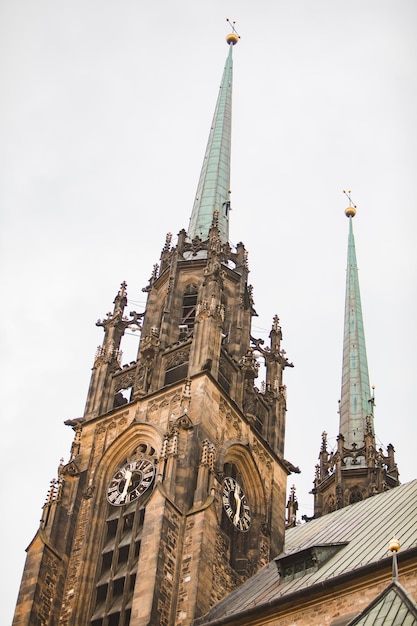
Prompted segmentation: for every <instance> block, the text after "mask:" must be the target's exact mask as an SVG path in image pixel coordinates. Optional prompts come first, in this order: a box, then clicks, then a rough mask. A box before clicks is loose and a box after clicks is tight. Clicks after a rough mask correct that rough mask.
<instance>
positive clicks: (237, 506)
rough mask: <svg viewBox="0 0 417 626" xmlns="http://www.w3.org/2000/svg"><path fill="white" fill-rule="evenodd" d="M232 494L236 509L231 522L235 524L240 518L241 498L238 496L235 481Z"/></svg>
mask: <svg viewBox="0 0 417 626" xmlns="http://www.w3.org/2000/svg"><path fill="white" fill-rule="evenodd" d="M234 496H235V502H236V511H235V516H234V518H233V523H234V524H237V523H238V521H239V520H240V509H241V505H242V499H241V497H240V496H239V487H238V484H237V483H236V484H235V491H234Z"/></svg>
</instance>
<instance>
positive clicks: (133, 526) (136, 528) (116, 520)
mask: <svg viewBox="0 0 417 626" xmlns="http://www.w3.org/2000/svg"><path fill="white" fill-rule="evenodd" d="M144 517H145V509H144V507H143V505H141V504H140V501H135V502H132V503H131V504H130V505H128V506H126V507H113V506H111V505H109V514H108V517H107V519H106V529H105V541H104V546H103V549H102V552H101V563H100V567H99V574H98V578H97V583H96V598H95V607H94V611H93V616H92V618H91V621H90V624H91V626H129V624H130V614H131V609H132V599H133V590H134V587H135V581H136V569H137V564H138V559H139V553H140V543H141V535H142V528H143V522H144Z"/></svg>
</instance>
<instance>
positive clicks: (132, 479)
mask: <svg viewBox="0 0 417 626" xmlns="http://www.w3.org/2000/svg"><path fill="white" fill-rule="evenodd" d="M154 477H155V465H154V464H153V463H152V461H150V460H149V459H135V460H134V461H130V462H129V463H126V465H123V467H121V468H120V469H118V470H117V472H116V473H115V475H114V476H113V478H112V479H111V481H110V482H109V486H108V487H107V500H108V502H110V504H113V505H114V506H122V505H124V504H129V503H130V502H133V500H136V499H137V498H139V497H140V496H141V495H142V494H143V493H145V491H146V490H147V489H149V487H150V486H151V485H152V483H153V479H154Z"/></svg>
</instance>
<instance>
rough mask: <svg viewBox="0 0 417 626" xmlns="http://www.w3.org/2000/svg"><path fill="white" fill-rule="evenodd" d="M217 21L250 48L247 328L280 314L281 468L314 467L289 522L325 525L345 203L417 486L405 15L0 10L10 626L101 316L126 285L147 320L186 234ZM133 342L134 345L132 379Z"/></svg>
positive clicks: (244, 210) (242, 131)
mask: <svg viewBox="0 0 417 626" xmlns="http://www.w3.org/2000/svg"><path fill="white" fill-rule="evenodd" d="M255 6H256V8H255ZM226 17H230V18H232V19H235V20H237V28H238V30H239V32H240V34H241V37H242V38H241V41H240V42H239V44H238V46H236V48H235V50H234V95H233V99H234V100H233V140H232V191H233V194H232V207H233V211H232V214H231V227H230V235H231V240H232V242H233V243H237V242H238V241H243V242H244V243H245V245H246V247H247V249H248V250H249V265H250V269H251V274H250V281H251V282H252V284H253V285H254V298H255V306H256V310H257V312H258V314H259V317H258V318H256V319H255V320H254V329H253V330H254V332H253V334H254V335H255V336H257V337H264V338H266V337H267V335H268V333H269V329H270V327H271V322H272V317H273V315H274V314H275V313H278V315H279V317H280V320H281V325H282V328H283V333H284V342H283V347H284V348H285V350H286V351H287V356H288V358H289V359H290V360H291V361H293V362H294V364H295V367H294V369H291V370H286V379H285V382H286V384H287V387H288V414H287V437H286V457H287V458H288V459H289V460H291V461H292V463H294V464H295V465H299V466H300V467H301V469H302V471H303V473H302V474H301V475H300V476H295V477H291V478H290V480H289V485H291V484H293V483H294V484H295V485H296V486H297V495H298V500H299V503H300V514H302V513H306V514H308V515H311V514H312V507H313V501H312V496H310V495H308V491H309V490H310V488H311V485H312V480H313V477H314V465H315V463H316V462H317V455H318V451H319V447H320V440H321V432H322V431H323V430H326V431H327V432H328V433H329V442H330V444H331V445H333V444H334V443H335V438H336V436H337V434H338V415H337V401H338V399H339V397H340V379H341V358H342V334H343V312H344V288H345V267H346V255H347V235H348V221H347V219H346V217H345V216H344V209H345V207H346V206H347V203H346V198H345V197H344V196H343V193H342V190H343V189H351V190H352V196H353V199H354V202H355V204H357V207H358V213H357V216H356V218H355V220H354V231H355V236H356V249H357V256H358V265H359V270H360V283H361V292H362V305H363V314H364V323H365V330H366V339H367V350H368V362H369V371H370V377H371V384H373V385H375V386H376V410H375V425H376V431H377V435H378V437H379V440H380V441H381V442H382V443H383V444H384V445H386V444H388V443H390V442H392V443H393V444H394V447H395V449H396V455H397V461H398V465H399V469H400V474H401V481H402V482H406V481H409V480H411V479H412V478H415V477H416V470H415V460H414V457H415V442H416V434H417V432H416V431H417V429H416V422H415V413H416V412H415V407H414V396H413V389H415V380H416V365H415V355H416V353H417V340H416V330H415V325H416V320H417V294H416V269H417V252H416V244H415V239H416V227H417V217H416V216H417V206H416V204H417V202H416V197H417V191H416V181H415V179H416V166H417V157H416V141H417V125H416V110H417V78H416V77H417V72H416V70H417V39H416V36H415V26H416V23H417V5H416V3H415V1H414V0H401V1H400V2H399V1H398V0H389V1H388V0H366V1H365V2H364V0H349V1H344V0H315V1H314V2H313V1H312V0H270V1H266V0H264V1H258V2H256V3H254V2H251V1H249V0H239V1H237V0H210V2H195V0H189V1H186V0H179V1H177V2H168V1H166V0H165V1H160V2H155V3H152V2H144V1H142V0H123V1H119V2H116V1H110V0H87V1H86V0H82V1H81V0H72V1H71V2H57V1H56V0H50V1H49V2H48V1H47V0H37V1H36V2H33V0H3V1H2V2H1V5H0V54H1V61H0V62H1V66H0V72H1V76H0V90H1V93H0V132H1V147H0V167H1V182H0V205H1V285H2V293H3V306H2V310H1V315H2V321H1V327H0V328H1V368H2V385H1V387H2V389H1V406H2V437H1V444H0V445H1V448H0V450H1V455H0V462H1V466H2V467H1V471H2V477H3V490H2V493H3V515H2V516H1V524H2V525H3V528H2V529H1V531H0V537H1V542H2V544H3V545H2V560H3V563H7V580H4V579H3V581H2V585H1V591H0V593H1V594H2V595H3V596H4V597H2V598H1V602H0V606H1V607H2V610H1V612H2V616H3V617H2V623H4V624H8V623H10V621H11V619H12V614H13V610H14V604H15V601H16V595H17V592H18V587H19V581H20V576H21V573H22V569H23V564H24V558H25V552H24V550H25V548H26V546H27V545H28V543H29V542H30V540H31V539H32V537H33V535H34V533H35V531H36V529H37V526H38V521H39V519H40V515H41V506H42V504H43V502H44V499H45V496H46V493H47V490H48V486H49V481H50V480H51V479H52V478H53V477H54V476H55V475H56V468H57V466H58V463H59V460H60V458H61V457H64V459H65V460H68V456H69V448H70V443H71V440H72V431H71V430H70V429H69V428H68V427H66V426H64V425H63V421H64V420H66V419H69V418H75V417H78V416H81V415H82V413H83V410H84V403H85V398H86V393H87V388H88V383H89V377H90V369H91V366H92V363H93V357H94V353H95V349H96V347H97V345H99V344H100V343H101V340H102V329H101V328H96V326H95V321H96V320H97V318H99V317H103V316H104V315H105V313H106V312H107V311H109V310H110V308H111V307H112V301H113V298H114V296H115V294H116V292H117V289H118V287H119V284H120V283H121V281H122V280H126V281H127V283H128V294H129V298H130V301H131V302H130V304H131V306H132V308H135V309H136V310H143V306H144V303H145V297H144V294H143V293H142V291H141V290H142V287H144V286H145V285H146V284H147V281H148V278H149V276H150V274H151V271H152V265H153V264H154V263H155V262H157V261H158V259H159V254H160V251H161V248H162V246H163V243H164V240H165V234H166V232H168V231H172V232H173V233H174V234H176V233H178V231H179V230H180V229H181V228H183V227H185V228H187V226H188V220H189V216H190V214H191V209H192V205H193V199H194V194H195V191H196V187H197V182H198V176H199V172H200V167H201V163H202V159H203V154H204V149H205V145H206V141H207V137H208V132H209V126H210V122H211V119H212V114H213V111H214V105H215V101H216V98H217V93H218V86H219V83H220V78H221V74H222V71H223V66H224V62H225V59H226V55H227V46H226V44H225V39H224V38H225V35H226V34H227V32H228V28H227V24H226V21H225V18H226ZM128 310H131V309H129V308H128ZM137 341H138V339H137V338H135V337H127V338H126V341H125V343H124V345H123V348H124V351H125V360H126V361H130V360H132V359H133V358H134V356H135V353H136V349H137ZM392 530H393V531H394V530H395V529H392ZM390 532H391V529H390V530H389V532H388V535H389V536H388V535H387V541H388V539H389V538H390V536H391V534H390ZM3 569H4V568H3ZM5 571H6V570H5ZM3 620H4V621H3Z"/></svg>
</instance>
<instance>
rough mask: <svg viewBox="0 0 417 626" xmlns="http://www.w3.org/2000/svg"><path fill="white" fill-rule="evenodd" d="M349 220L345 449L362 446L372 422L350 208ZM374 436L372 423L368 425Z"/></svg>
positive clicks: (343, 409) (343, 402)
mask: <svg viewBox="0 0 417 626" xmlns="http://www.w3.org/2000/svg"><path fill="white" fill-rule="evenodd" d="M345 213H346V216H347V217H348V219H349V239H348V257H347V274H346V301H345V323H344V341H343V370H342V395H341V401H340V434H341V435H343V437H344V442H345V446H346V448H350V449H352V448H355V447H356V446H357V447H358V448H360V447H361V446H363V445H364V441H365V431H366V422H367V419H366V418H367V416H369V417H368V423H369V420H372V414H373V398H372V395H371V388H370V385H369V374H368V361H367V358H366V347H365V331H364V326H363V318H362V307H361V298H360V291H359V278H358V266H357V262H356V251H355V238H354V236H353V228H352V220H353V218H354V216H355V214H356V210H355V208H354V207H353V206H350V207H349V208H348V209H346V211H345ZM370 426H371V428H372V432H373V425H372V422H371V423H370Z"/></svg>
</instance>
